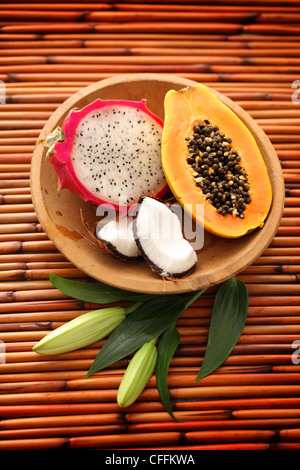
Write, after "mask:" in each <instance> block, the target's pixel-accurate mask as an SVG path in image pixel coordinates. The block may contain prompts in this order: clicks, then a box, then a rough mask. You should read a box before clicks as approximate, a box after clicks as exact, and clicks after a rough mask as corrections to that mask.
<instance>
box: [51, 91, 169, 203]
mask: <svg viewBox="0 0 300 470" xmlns="http://www.w3.org/2000/svg"><path fill="white" fill-rule="evenodd" d="M162 127H163V122H162V121H161V120H160V119H159V118H158V117H157V116H155V115H154V114H153V113H151V112H150V111H149V109H148V108H147V106H146V100H141V101H140V102H137V101H127V100H113V101H111V100H100V99H97V100H96V101H94V102H92V103H90V104H89V105H87V106H85V107H84V108H82V109H80V110H78V109H73V110H71V111H70V113H69V114H68V116H67V117H66V119H65V120H64V122H63V124H62V129H61V128H58V130H59V132H58V135H59V138H58V139H57V140H56V141H55V137H54V138H53V135H52V137H51V138H50V139H48V142H49V141H50V142H51V141H52V139H53V141H54V143H53V144H52V145H51V148H50V151H49V157H50V162H51V163H52V165H53V167H54V169H55V170H56V172H57V175H58V183H59V189H63V188H68V189H70V190H71V191H73V192H75V193H77V194H78V195H79V196H80V197H81V198H82V199H84V200H85V201H89V202H92V203H95V204H97V205H100V204H110V205H112V206H113V207H114V208H115V209H116V210H120V211H122V210H123V211H124V210H126V212H128V210H129V209H130V207H131V206H132V205H134V204H136V203H137V202H138V199H139V197H140V196H141V195H152V196H154V197H158V198H159V197H161V196H162V195H163V194H165V193H166V191H167V190H168V186H167V183H166V180H165V178H164V173H163V169H162V165H161V136H162ZM52 134H53V133H52Z"/></svg>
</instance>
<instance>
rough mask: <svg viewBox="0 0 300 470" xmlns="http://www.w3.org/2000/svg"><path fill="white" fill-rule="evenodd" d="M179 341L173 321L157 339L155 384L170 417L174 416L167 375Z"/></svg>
mask: <svg viewBox="0 0 300 470" xmlns="http://www.w3.org/2000/svg"><path fill="white" fill-rule="evenodd" d="M179 341H180V334H179V331H178V330H177V328H176V325H175V323H173V325H171V326H170V327H169V328H168V329H167V330H166V331H165V332H164V333H163V334H162V336H161V338H160V340H159V343H158V348H157V362H156V368H155V374H156V386H157V389H158V392H159V396H160V399H161V401H162V403H163V405H164V407H165V409H166V410H167V412H168V413H169V415H170V416H172V418H174V419H175V417H174V414H173V411H172V407H171V401H170V395H169V389H168V383H167V377H168V370H169V366H170V362H171V359H172V357H173V355H174V353H175V351H176V348H177V346H178V344H179Z"/></svg>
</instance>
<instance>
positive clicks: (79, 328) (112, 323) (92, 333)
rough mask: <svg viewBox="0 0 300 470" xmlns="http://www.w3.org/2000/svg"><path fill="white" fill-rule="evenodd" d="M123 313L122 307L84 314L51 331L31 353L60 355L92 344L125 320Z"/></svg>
mask: <svg viewBox="0 0 300 470" xmlns="http://www.w3.org/2000/svg"><path fill="white" fill-rule="evenodd" d="M125 311H126V310H125V308H123V307H110V308H103V309H99V310H93V311H92V312H88V313H84V314H83V315H80V316H79V317H77V318H74V319H73V320H71V321H69V322H67V323H65V324H64V325H62V326H60V327H59V328H56V329H55V330H53V331H51V333H49V334H48V335H46V336H45V337H44V338H43V339H41V341H39V342H38V343H37V344H36V345H35V346H34V347H33V351H35V352H37V353H39V354H46V355H52V354H62V353H66V352H69V351H74V350H75V349H80V348H83V347H85V346H88V345H90V344H93V343H95V342H96V341H99V340H100V339H102V338H105V337H106V336H108V335H109V334H110V333H111V332H112V331H113V330H114V329H115V328H116V327H117V326H118V325H119V324H120V323H121V322H122V321H123V320H125V318H126V315H125Z"/></svg>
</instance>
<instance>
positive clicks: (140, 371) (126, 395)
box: [117, 338, 157, 406]
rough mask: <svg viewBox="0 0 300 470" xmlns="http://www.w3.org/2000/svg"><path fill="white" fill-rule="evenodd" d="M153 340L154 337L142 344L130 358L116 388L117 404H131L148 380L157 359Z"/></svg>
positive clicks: (154, 340)
mask: <svg viewBox="0 0 300 470" xmlns="http://www.w3.org/2000/svg"><path fill="white" fill-rule="evenodd" d="M155 342H156V338H155V339H153V340H152V341H150V342H149V343H146V344H144V346H142V347H141V348H140V349H139V350H138V351H137V352H136V353H135V355H134V356H133V358H132V359H131V361H130V363H129V365H128V367H127V369H126V371H125V374H124V376H123V379H122V382H121V384H120V387H119V390H118V394H117V402H118V405H119V406H129V405H131V404H132V403H133V402H134V401H135V400H136V399H137V398H138V396H139V395H140V394H141V393H142V391H143V390H144V388H145V387H146V385H147V383H148V382H149V379H150V377H151V375H152V374H153V371H154V368H155V365H156V359H157V349H156V346H155Z"/></svg>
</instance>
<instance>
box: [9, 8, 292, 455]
mask: <svg viewBox="0 0 300 470" xmlns="http://www.w3.org/2000/svg"><path fill="white" fill-rule="evenodd" d="M299 46H300V7H299V1H298V0H254V1H252V2H249V1H248V2H247V1H245V0H231V1H230V0H228V1H226V0H224V1H223V0H217V1H215V2H214V6H213V7H212V6H211V2H208V1H205V0H203V1H202V0H200V1H199V0H197V1H196V0H195V1H193V0H189V1H187V2H179V1H177V0H173V1H171V0H170V1H164V2H161V3H155V2H154V1H153V2H152V1H151V0H148V1H147V2H144V3H142V4H141V3H138V2H137V1H134V0H128V1H127V2H126V3H125V2H120V3H112V2H111V1H106V2H103V3H94V2H93V1H91V2H90V3H84V4H79V3H71V2H69V1H68V0H67V1H66V2H64V3H59V2H57V1H56V0H52V2H51V3H48V2H43V3H36V2H34V1H33V2H32V3H27V2H25V1H24V0H18V2H17V3H16V2H14V1H13V2H11V3H9V4H8V3H1V5H0V80H1V82H0V85H1V87H2V88H1V90H0V92H2V94H1V95H0V97H1V104H0V170H1V172H0V253H1V255H0V280H1V284H0V311H1V316H0V318H1V325H0V328H1V330H0V331H1V332H0V340H1V343H0V346H1V347H2V350H1V356H0V359H1V360H0V362H1V364H0V371H1V375H0V450H2V449H3V450H6V449H8V450H14V449H26V450H30V449H33V450H39V449H50V448H57V449H60V448H67V449H82V448H85V449H93V448H98V449H100V448H102V449H118V450H120V449H132V450H133V449H152V450H154V449H161V450H162V449H164V450H174V449H175V450H190V451H191V450H198V449H210V450H218V449H225V450H231V449H235V450H237V449H243V450H247V449H249V450H256V449H258V450H260V449H261V450H268V449H271V450H273V449H283V450H292V449H298V450H299V449H300V406H299V405H300V366H299V355H298V354H297V352H298V351H297V348H298V347H299V346H298V347H297V344H296V342H297V341H298V342H299V343H300V284H299V281H300V274H299V272H300V270H299V267H300V218H299V216H300V104H299V101H300V92H299V93H298V91H297V89H299V88H300V47H299ZM131 72H156V73H160V72H162V73H171V74H176V75H178V76H182V77H186V78H190V79H193V80H196V81H199V82H203V83H205V84H207V85H209V86H212V87H213V88H215V89H216V90H218V91H220V92H222V93H224V94H226V95H227V96H229V97H230V98H231V99H233V100H235V101H236V102H238V103H239V104H240V105H241V106H243V107H244V109H246V110H247V111H248V112H249V114H250V115H251V116H253V118H254V119H255V120H256V121H257V122H258V123H259V124H260V125H261V127H262V128H263V129H264V131H265V132H266V133H267V135H268V136H269V138H270V139H271V141H272V143H273V145H274V147H275V149H276V151H277V153H278V157H279V159H280V161H281V164H282V168H283V172H284V177H285V183H286V202H285V209H284V214H283V219H282V222H281V225H280V227H279V229H278V232H277V234H276V236H275V238H274V240H273V241H272V242H271V244H270V246H269V247H268V248H267V249H266V251H265V252H264V253H263V254H262V256H260V258H259V259H257V260H256V261H255V263H253V265H252V266H250V267H248V268H247V269H245V271H244V272H242V273H241V274H240V275H239V278H240V279H242V280H243V281H244V282H245V283H246V284H247V287H248V289H249V293H250V308H249V315H248V319H247V323H246V326H245V329H244V331H243V334H242V336H241V338H240V340H239V342H238V344H237V346H236V347H235V348H234V350H233V352H232V354H231V356H230V357H229V358H228V360H227V361H226V362H225V363H224V364H223V365H222V366H221V367H220V368H219V369H218V370H217V371H216V372H215V373H213V374H211V375H210V376H208V377H206V378H204V379H202V380H201V381H200V382H197V383H196V384H194V383H193V380H194V378H195V375H196V373H197V371H198V370H199V367H200V365H201V362H202V359H203V355H204V351H205V346H206V341H207V332H208V325H209V319H210V314H211V307H212V297H211V296H210V295H209V293H208V294H207V295H206V296H204V297H203V298H201V299H200V300H198V301H196V302H195V303H194V304H193V305H192V306H191V307H190V308H189V309H188V310H187V311H186V312H185V313H184V314H183V315H182V317H181V318H180V319H179V320H178V322H177V325H178V328H179V331H180V333H181V341H180V344H179V347H178V349H177V351H176V353H175V356H174V358H173V360H172V362H171V367H170V372H169V380H168V383H169V387H170V395H171V398H172V404H173V409H174V410H175V415H176V417H177V418H178V419H179V421H178V422H177V421H173V420H172V419H171V418H170V417H169V415H168V414H167V413H166V412H165V411H164V408H163V406H162V404H161V402H160V400H159V396H158V392H157V389H156V386H155V377H152V378H151V380H150V382H149V384H148V386H147V388H146V389H145V390H144V392H143V393H142V395H141V396H140V398H139V399H138V401H137V402H136V403H135V404H133V405H131V406H130V407H128V408H126V409H121V408H119V407H118V405H117V404H116V393H117V388H118V385H119V383H120V380H121V376H122V374H123V372H124V369H125V367H126V365H127V362H126V360H124V361H121V362H119V363H117V364H115V365H114V366H113V367H111V368H109V369H106V370H105V371H103V372H101V373H98V374H96V375H94V376H91V377H90V378H89V379H85V378H84V375H85V373H86V371H87V370H88V368H89V367H90V365H91V364H92V361H93V358H94V357H95V355H96V354H97V352H98V349H99V347H101V344H103V343H101V342H100V343H98V344H96V345H92V346H91V347H89V348H86V349H83V350H81V351H75V352H72V353H68V354H64V355H61V356H53V357H52V356H50V357H47V358H46V359H45V357H43V356H39V355H38V354H35V353H33V352H32V346H33V345H34V344H35V343H36V342H37V341H38V340H39V339H41V338H42V337H43V336H44V335H46V334H47V333H48V332H49V331H50V330H53V329H54V328H56V327H57V326H59V325H60V324H62V323H64V322H66V321H68V320H70V319H71V318H74V317H75V316H77V315H80V314H82V313H83V312H85V311H88V310H89V309H91V308H94V307H95V305H92V304H87V303H83V302H80V301H77V300H74V299H70V298H67V297H66V296H64V295H63V294H62V293H60V292H59V291H58V290H56V289H55V288H53V287H52V285H51V284H50V282H49V280H48V278H49V273H50V272H54V273H55V274H57V275H60V276H63V277H67V278H69V279H71V278H73V279H76V278H77V279H85V277H86V276H85V274H84V273H82V272H80V271H79V270H78V269H76V268H75V267H74V266H72V264H71V263H70V262H69V261H68V260H66V259H64V257H63V256H62V255H61V254H60V253H59V252H58V251H57V250H56V248H55V246H54V245H53V243H52V242H51V241H50V240H49V239H48V237H47V235H46V234H45V233H44V231H43V229H42V227H41V225H40V224H39V221H38V220H37V217H36V214H35V212H34V209H33V206H32V201H31V196H30V183H29V174H30V161H31V156H32V151H33V149H34V145H35V142H36V140H37V137H38V135H39V132H40V130H41V128H42V127H43V125H44V123H45V122H46V121H47V119H48V118H49V116H51V113H52V112H53V111H54V110H55V109H56V108H57V107H58V106H59V105H60V104H61V103H62V102H63V101H64V100H65V99H66V98H68V97H69V96H70V95H72V94H73V93H74V92H76V91H77V90H79V89H80V88H82V87H84V86H86V85H89V84H91V83H93V82H95V81H98V80H100V79H103V78H107V77H110V76H113V75H115V74H119V73H131ZM295 80H299V82H295ZM293 86H294V87H293ZM4 91H5V99H4V98H3V92H4ZM292 97H294V100H292ZM4 350H5V351H4Z"/></svg>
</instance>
